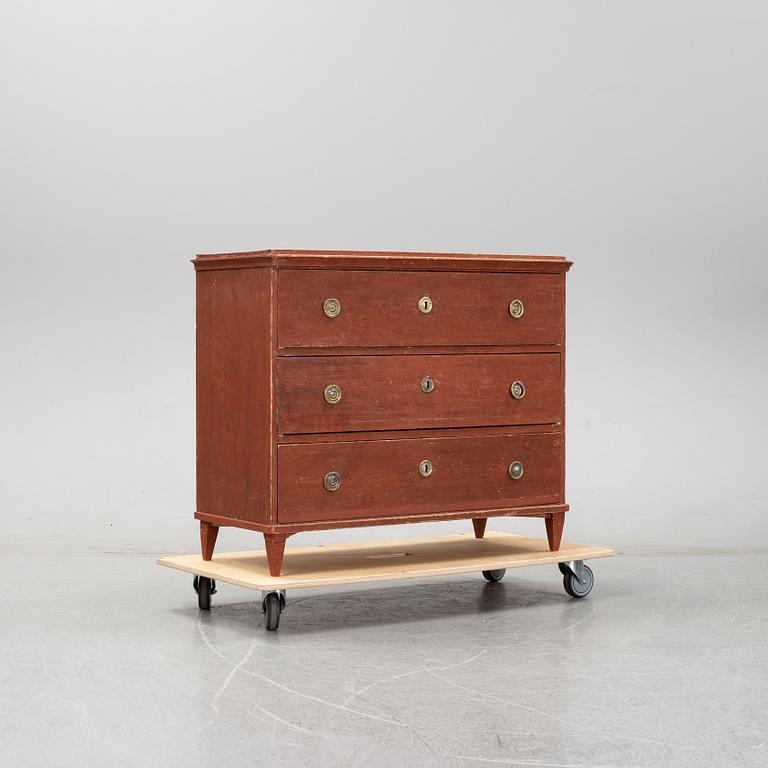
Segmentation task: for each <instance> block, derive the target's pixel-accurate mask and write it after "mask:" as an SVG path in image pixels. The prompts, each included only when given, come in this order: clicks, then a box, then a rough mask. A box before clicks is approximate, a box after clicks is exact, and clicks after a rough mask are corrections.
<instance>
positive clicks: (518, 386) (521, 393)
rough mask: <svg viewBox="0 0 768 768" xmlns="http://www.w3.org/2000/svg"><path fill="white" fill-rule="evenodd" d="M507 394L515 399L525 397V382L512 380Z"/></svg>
mask: <svg viewBox="0 0 768 768" xmlns="http://www.w3.org/2000/svg"><path fill="white" fill-rule="evenodd" d="M509 394H510V395H512V397H513V398H514V399H515V400H522V399H523V398H524V397H525V384H523V382H522V381H513V382H512V385H511V386H510V388H509Z"/></svg>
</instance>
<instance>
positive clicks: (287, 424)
mask: <svg viewBox="0 0 768 768" xmlns="http://www.w3.org/2000/svg"><path fill="white" fill-rule="evenodd" d="M277 402H278V413H277V423H278V431H279V432H280V433H281V434H309V433H317V432H353V431H368V430H376V429H378V430H390V429H424V428H433V429H434V428H445V427H473V426H507V425H513V424H560V423H561V422H562V418H563V381H562V370H561V360H560V355H559V354H558V353H551V354H550V353H544V354H511V355H495V354H493V355H489V354H480V355H363V356H343V357H291V358H280V359H279V360H278V361H277Z"/></svg>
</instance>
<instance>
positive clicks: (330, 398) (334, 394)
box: [323, 384, 341, 405]
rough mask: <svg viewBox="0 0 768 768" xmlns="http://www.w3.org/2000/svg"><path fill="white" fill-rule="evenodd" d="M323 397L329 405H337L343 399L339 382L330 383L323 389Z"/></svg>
mask: <svg viewBox="0 0 768 768" xmlns="http://www.w3.org/2000/svg"><path fill="white" fill-rule="evenodd" d="M323 397H324V398H325V402H326V403H328V405H336V403H338V402H339V401H340V400H341V387H340V386H339V385H338V384H329V385H328V386H327V387H326V388H325V389H324V390H323Z"/></svg>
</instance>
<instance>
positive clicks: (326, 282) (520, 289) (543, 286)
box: [278, 269, 565, 349]
mask: <svg viewBox="0 0 768 768" xmlns="http://www.w3.org/2000/svg"><path fill="white" fill-rule="evenodd" d="M329 299H330V300H335V303H334V301H328V300H329ZM564 299H565V276H564V275H560V274H530V273H529V274H512V273H487V272H486V273H479V274H477V273H467V272H372V271H352V270H325V269H318V270H310V269H306V270H305V269H281V270H279V274H278V346H279V347H280V349H301V348H323V347H408V346H416V347H421V346H454V345H505V346H507V345H518V344H522V345H527V344H559V343H561V342H562V339H563V328H564V309H565V307H564V303H565V301H564ZM513 302H514V303H513ZM510 305H512V306H510Z"/></svg>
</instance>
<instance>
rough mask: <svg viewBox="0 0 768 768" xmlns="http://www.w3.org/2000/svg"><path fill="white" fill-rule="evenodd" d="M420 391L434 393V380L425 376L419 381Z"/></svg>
mask: <svg viewBox="0 0 768 768" xmlns="http://www.w3.org/2000/svg"><path fill="white" fill-rule="evenodd" d="M421 391H422V392H434V391H435V380H434V379H433V378H432V377H431V376H425V377H424V378H423V379H422V380H421Z"/></svg>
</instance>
